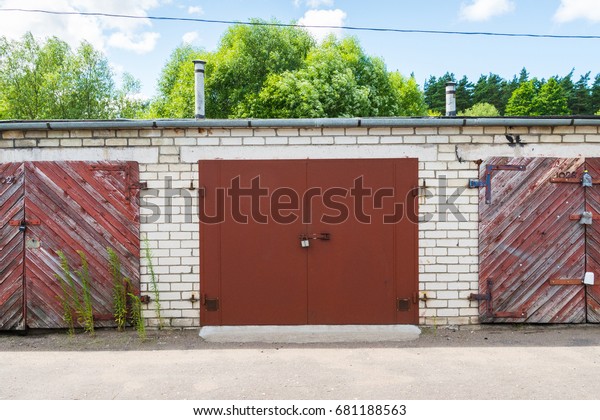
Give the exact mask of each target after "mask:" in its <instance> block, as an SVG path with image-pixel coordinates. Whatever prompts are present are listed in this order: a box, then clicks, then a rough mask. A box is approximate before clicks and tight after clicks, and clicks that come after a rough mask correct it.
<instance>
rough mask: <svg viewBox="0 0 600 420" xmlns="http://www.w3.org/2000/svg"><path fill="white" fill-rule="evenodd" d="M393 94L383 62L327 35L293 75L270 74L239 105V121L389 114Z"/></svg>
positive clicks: (350, 40)
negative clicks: (244, 101)
mask: <svg viewBox="0 0 600 420" xmlns="http://www.w3.org/2000/svg"><path fill="white" fill-rule="evenodd" d="M396 111H398V104H397V101H396V95H395V92H394V89H393V86H392V83H391V81H390V79H389V76H388V73H387V71H386V69H385V66H384V64H383V62H382V61H381V60H379V59H374V58H371V57H368V56H366V55H365V53H364V52H363V50H362V49H361V48H360V46H359V44H358V41H357V40H356V39H354V38H346V39H343V40H342V41H337V40H336V39H335V38H333V37H330V38H328V39H327V40H325V41H324V42H323V43H322V44H321V45H320V46H318V47H315V48H313V49H312V50H311V52H310V53H309V54H308V56H307V57H306V60H305V62H304V64H303V67H302V68H301V69H299V70H297V71H287V72H285V73H283V74H274V75H271V76H270V77H269V78H268V79H267V81H266V83H265V86H264V88H263V89H262V90H261V91H260V92H259V93H258V94H257V95H256V96H255V97H254V98H253V101H248V102H247V103H246V104H242V105H241V106H239V107H238V114H237V116H239V117H250V116H254V117H258V118H269V117H273V116H277V117H283V116H285V117H290V118H297V117H302V116H305V117H353V116H382V115H387V116H389V115H394V112H396Z"/></svg>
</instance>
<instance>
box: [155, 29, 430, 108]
mask: <svg viewBox="0 0 600 420" xmlns="http://www.w3.org/2000/svg"><path fill="white" fill-rule="evenodd" d="M198 58H202V59H204V60H206V61H207V64H206V79H205V89H206V114H207V117H209V118H317V117H356V116H393V115H424V114H425V112H426V109H425V106H424V98H423V94H422V92H421V91H420V89H419V87H418V85H417V83H416V81H415V80H414V78H412V77H411V78H408V79H406V78H403V77H402V76H400V75H399V74H395V73H390V72H388V71H387V69H386V67H385V64H384V62H383V61H382V60H381V59H379V58H377V57H371V56H368V55H367V54H366V53H365V52H364V51H363V49H362V48H361V46H360V44H359V43H358V41H357V40H356V39H354V38H344V39H342V40H337V39H336V38H335V37H329V38H327V39H326V40H325V41H323V42H322V43H321V44H320V45H317V44H316V43H315V42H314V41H313V40H312V38H311V37H310V35H308V33H306V32H305V31H304V30H301V29H298V28H279V27H273V26H267V27H265V26H263V25H256V26H250V27H248V26H243V25H236V26H234V27H232V28H230V30H229V31H228V32H227V33H226V34H225V36H224V38H223V40H222V41H221V43H220V46H219V49H218V50H217V51H216V52H214V53H206V52H204V51H202V50H197V49H194V48H193V47H191V46H189V45H182V46H180V47H178V48H177V49H176V50H175V51H174V52H173V53H172V55H171V58H170V59H169V61H168V62H167V64H166V65H165V67H164V68H163V70H162V74H161V77H160V80H159V84H158V86H159V92H158V95H157V97H156V98H154V100H153V101H152V103H151V105H150V108H149V111H148V112H147V114H146V116H147V117H151V118H164V117H169V118H185V117H191V116H192V114H193V108H194V72H193V64H192V60H194V59H198Z"/></svg>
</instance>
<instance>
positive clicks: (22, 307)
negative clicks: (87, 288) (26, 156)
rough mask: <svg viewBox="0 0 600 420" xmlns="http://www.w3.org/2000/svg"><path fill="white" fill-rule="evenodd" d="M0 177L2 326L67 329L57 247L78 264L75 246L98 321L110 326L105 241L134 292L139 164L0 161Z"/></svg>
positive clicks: (137, 236) (110, 285)
mask: <svg viewBox="0 0 600 420" xmlns="http://www.w3.org/2000/svg"><path fill="white" fill-rule="evenodd" d="M0 177H2V178H0V179H10V181H11V182H5V184H4V185H3V186H2V189H0V192H1V196H0V212H1V213H0V214H2V215H3V216H2V219H1V225H0V247H1V248H2V255H3V256H5V255H9V258H7V259H5V258H2V260H0V261H1V262H2V265H1V268H2V272H1V275H0V314H2V315H1V323H0V328H2V329H24V328H63V327H66V324H65V322H64V320H63V317H62V314H63V311H62V307H61V304H60V300H59V296H61V295H62V291H61V287H60V282H59V281H58V279H57V278H56V276H57V275H58V276H61V275H62V272H61V268H60V259H59V257H58V255H57V251H62V252H64V253H65V255H66V256H67V259H68V260H69V262H70V263H71V264H72V266H73V267H74V268H75V269H79V268H80V259H79V255H78V254H77V251H82V252H83V253H84V254H85V255H86V257H87V261H88V263H89V270H90V274H91V278H92V282H91V295H92V307H93V308H94V317H95V321H96V324H97V325H112V321H111V319H112V279H111V276H110V271H109V265H108V256H107V252H106V249H107V247H111V248H113V249H114V250H115V251H116V252H117V254H118V255H119V256H120V258H121V262H122V269H123V274H124V275H125V276H127V277H128V278H129V279H130V280H131V282H132V285H133V287H134V289H135V290H136V291H139V256H140V252H139V248H140V242H139V200H138V185H139V175H138V166H137V163H134V162H131V163H114V162H92V163H90V162H27V163H21V164H4V165H0ZM5 250H7V251H8V253H5ZM75 280H76V282H78V283H80V279H78V278H76V279H75ZM79 286H80V284H79Z"/></svg>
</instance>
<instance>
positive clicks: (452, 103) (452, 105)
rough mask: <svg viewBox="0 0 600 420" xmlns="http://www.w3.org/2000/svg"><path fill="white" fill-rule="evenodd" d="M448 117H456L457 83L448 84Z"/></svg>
mask: <svg viewBox="0 0 600 420" xmlns="http://www.w3.org/2000/svg"><path fill="white" fill-rule="evenodd" d="M446 116H447V117H456V83H454V82H448V83H446Z"/></svg>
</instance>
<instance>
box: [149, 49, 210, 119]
mask: <svg viewBox="0 0 600 420" xmlns="http://www.w3.org/2000/svg"><path fill="white" fill-rule="evenodd" d="M208 57H209V55H208V54H206V53H205V52H204V51H203V50H201V49H197V48H195V47H193V46H191V45H189V44H182V45H180V46H179V47H177V48H176V49H175V50H174V51H173V52H172V53H171V56H170V58H169V60H168V61H167V63H166V64H165V66H164V67H163V69H162V71H161V75H160V78H159V79H158V95H157V96H156V97H155V98H154V99H153V100H152V102H151V103H150V106H149V108H148V111H147V112H146V113H145V115H144V116H145V117H146V118H192V117H193V116H194V109H195V103H194V102H195V98H194V63H193V60H196V59H205V60H208V61H209V64H210V63H211V61H212V60H209V58H208ZM211 65H214V64H211ZM206 70H207V74H208V70H209V68H207V69H206ZM207 97H210V93H209V92H207ZM207 100H208V98H207Z"/></svg>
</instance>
